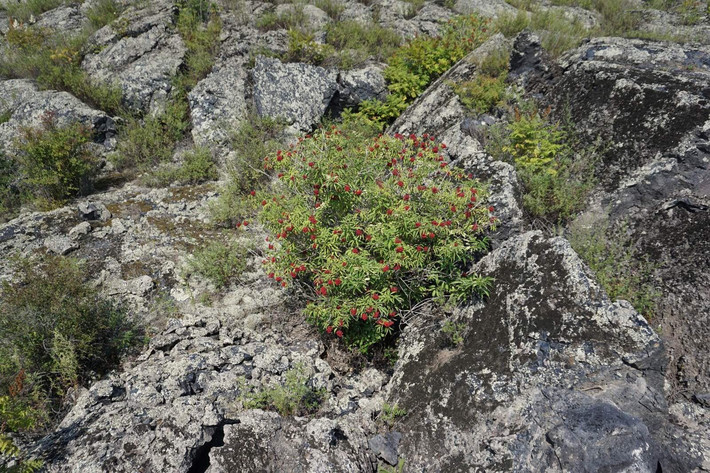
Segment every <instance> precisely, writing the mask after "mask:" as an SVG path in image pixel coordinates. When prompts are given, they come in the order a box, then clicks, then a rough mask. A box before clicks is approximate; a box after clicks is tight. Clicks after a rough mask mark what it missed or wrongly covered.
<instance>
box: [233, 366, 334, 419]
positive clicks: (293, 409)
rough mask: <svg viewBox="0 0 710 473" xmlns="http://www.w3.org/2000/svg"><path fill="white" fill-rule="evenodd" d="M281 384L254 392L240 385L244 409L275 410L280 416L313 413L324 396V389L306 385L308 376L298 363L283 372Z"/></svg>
mask: <svg viewBox="0 0 710 473" xmlns="http://www.w3.org/2000/svg"><path fill="white" fill-rule="evenodd" d="M283 377H284V383H283V385H276V386H273V387H267V388H265V389H263V390H261V391H258V392H256V393H253V392H250V391H248V389H247V388H246V385H245V383H244V384H243V385H242V386H240V400H241V402H242V405H243V406H244V407H245V408H246V409H267V410H275V411H277V412H278V413H279V414H281V415H282V416H292V415H294V416H295V415H299V416H304V415H308V414H313V413H315V412H316V411H317V410H318V408H319V407H320V405H321V404H322V403H323V401H324V400H325V397H326V394H327V393H326V390H325V389H314V388H312V387H310V386H309V385H308V382H309V380H310V377H309V376H308V374H307V373H306V370H305V368H304V366H303V365H301V364H298V365H296V366H294V367H293V368H291V369H290V370H288V371H287V372H286V373H285V374H284V376H283Z"/></svg>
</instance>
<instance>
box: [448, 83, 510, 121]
mask: <svg viewBox="0 0 710 473" xmlns="http://www.w3.org/2000/svg"><path fill="white" fill-rule="evenodd" d="M505 89H506V85H505V75H501V76H498V77H491V76H489V75H486V74H481V75H478V76H476V77H475V78H474V79H473V80H471V81H467V82H462V83H460V84H455V85H454V92H456V94H457V95H458V96H459V99H460V100H461V103H462V104H463V106H464V107H465V108H466V109H467V110H468V111H470V112H474V113H477V114H482V113H486V112H488V111H489V110H491V109H492V108H493V107H494V106H496V105H498V104H500V103H501V102H503V101H504V99H505Z"/></svg>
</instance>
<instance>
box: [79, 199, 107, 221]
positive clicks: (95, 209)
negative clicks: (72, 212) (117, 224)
mask: <svg viewBox="0 0 710 473" xmlns="http://www.w3.org/2000/svg"><path fill="white" fill-rule="evenodd" d="M77 208H78V210H79V214H80V215H81V218H83V219H86V220H100V221H102V222H105V221H107V220H108V219H110V218H111V212H109V210H108V209H107V208H106V206H105V205H104V204H102V203H101V202H91V201H86V202H81V203H80V204H79V205H78V207H77Z"/></svg>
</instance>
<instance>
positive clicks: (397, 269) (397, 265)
mask: <svg viewBox="0 0 710 473" xmlns="http://www.w3.org/2000/svg"><path fill="white" fill-rule="evenodd" d="M400 268H401V266H400V265H399V263H397V264H395V265H394V270H395V271H399V270H400Z"/></svg>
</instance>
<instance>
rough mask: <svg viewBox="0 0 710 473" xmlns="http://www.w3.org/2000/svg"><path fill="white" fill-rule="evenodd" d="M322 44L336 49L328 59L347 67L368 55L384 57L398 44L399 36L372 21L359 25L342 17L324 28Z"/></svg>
mask: <svg viewBox="0 0 710 473" xmlns="http://www.w3.org/2000/svg"><path fill="white" fill-rule="evenodd" d="M326 43H327V44H328V45H330V46H332V47H333V48H335V50H336V51H337V54H336V55H335V56H336V57H335V58H334V59H333V61H332V62H334V63H335V64H336V65H338V66H339V67H341V68H345V69H347V68H350V67H354V66H357V65H359V64H361V63H363V62H365V61H366V60H367V59H369V58H372V59H374V60H376V61H384V60H386V59H387V58H389V57H390V56H391V55H392V54H393V53H394V51H395V50H396V49H397V48H398V47H399V46H400V44H401V43H402V38H401V37H400V36H399V35H398V34H397V33H396V32H394V31H393V30H391V29H389V28H384V27H382V26H380V25H378V24H377V23H374V22H373V23H369V24H366V25H363V24H362V23H360V22H358V21H353V20H345V21H338V22H333V23H331V24H329V25H328V26H327V27H326Z"/></svg>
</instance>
